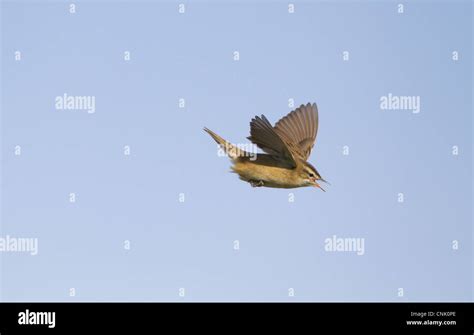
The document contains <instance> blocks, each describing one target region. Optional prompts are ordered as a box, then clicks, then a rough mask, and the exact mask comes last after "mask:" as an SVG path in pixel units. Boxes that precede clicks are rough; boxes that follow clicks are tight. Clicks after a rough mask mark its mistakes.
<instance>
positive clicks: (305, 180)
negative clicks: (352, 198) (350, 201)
mask: <svg viewBox="0 0 474 335" xmlns="http://www.w3.org/2000/svg"><path fill="white" fill-rule="evenodd" d="M299 178H300V179H301V181H302V184H303V185H304V186H314V187H318V188H320V189H321V190H323V191H324V192H326V191H325V190H324V189H323V188H322V187H321V185H319V183H318V181H322V182H324V183H327V181H325V180H324V179H323V178H321V175H320V174H319V172H318V170H316V168H315V167H314V166H312V165H311V164H310V163H308V162H303V165H302V168H301V169H299Z"/></svg>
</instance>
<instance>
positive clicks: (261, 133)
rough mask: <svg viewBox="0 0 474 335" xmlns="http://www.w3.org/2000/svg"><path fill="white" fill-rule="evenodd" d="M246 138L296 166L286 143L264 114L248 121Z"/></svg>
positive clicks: (291, 165)
mask: <svg viewBox="0 0 474 335" xmlns="http://www.w3.org/2000/svg"><path fill="white" fill-rule="evenodd" d="M247 138H248V139H249V140H250V141H252V142H253V143H255V144H256V145H257V146H258V147H259V148H260V149H262V150H263V151H265V152H267V153H269V154H271V155H273V156H276V157H278V158H280V159H282V160H284V161H286V162H287V163H288V164H289V165H290V167H292V168H293V167H295V166H296V161H295V158H294V157H293V154H292V152H291V150H290V149H289V147H288V145H287V144H286V143H285V142H284V140H283V139H282V138H281V137H280V135H279V134H278V133H277V132H276V130H275V129H274V128H273V126H272V125H271V124H270V122H269V121H268V120H267V118H266V117H265V116H264V115H262V116H261V117H259V116H256V117H255V118H253V119H252V121H251V122H250V136H249V137H247Z"/></svg>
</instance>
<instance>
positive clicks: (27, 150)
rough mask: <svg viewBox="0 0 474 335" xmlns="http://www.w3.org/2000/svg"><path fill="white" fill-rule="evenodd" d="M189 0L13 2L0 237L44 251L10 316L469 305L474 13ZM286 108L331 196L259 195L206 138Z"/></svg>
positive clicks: (10, 268)
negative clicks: (197, 305) (268, 304)
mask: <svg viewBox="0 0 474 335" xmlns="http://www.w3.org/2000/svg"><path fill="white" fill-rule="evenodd" d="M184 3H185V4H186V12H185V13H184V14H180V13H179V12H178V4H179V2H172V1H166V2H150V1H146V2H145V1H143V2H140V1H124V2H118V3H113V2H108V1H97V2H91V1H76V2H75V4H76V12H75V13H70V11H69V10H70V7H69V2H61V1H2V2H1V11H2V13H1V39H2V46H1V57H2V60H1V66H2V69H1V70H2V71H1V94H2V101H1V121H2V124H1V141H2V163H1V167H2V174H1V179H2V187H1V191H2V194H1V235H2V236H6V235H10V236H12V237H32V238H37V239H38V243H39V246H38V247H39V250H38V255H36V256H31V255H29V254H26V253H18V252H17V253H13V252H2V253H0V257H1V263H2V266H1V276H0V277H1V286H0V287H1V292H0V293H1V295H0V298H1V300H3V301H83V300H92V301H175V300H178V301H181V300H183V301H202V300H204V301H222V300H223V301H228V300H243V301H255V300H257V301H276V300H278V301H280V300H281V301H294V300H304V301H471V300H472V298H473V294H472V292H473V276H472V269H473V254H472V250H473V249H472V241H473V235H472V215H473V214H472V201H473V199H472V186H473V184H472V127H473V123H472V40H473V36H472V16H473V12H472V2H470V1H436V2H428V1H422V2H420V1H403V2H402V3H403V4H404V13H398V9H399V8H398V3H397V2H386V1H384V2H375V1H337V2H326V1H322V2H309V1H293V3H294V4H295V12H294V13H292V14H290V13H288V2H286V1H269V2H262V3H260V4H255V3H253V2H250V1H234V2H231V3H220V2H217V1H215V2H214V1H190V0H188V1H185V2H184ZM16 51H20V52H21V60H19V61H18V60H15V52H16ZM125 51H129V52H130V57H131V58H130V60H129V61H126V60H124V52H125ZM234 51H238V52H239V54H240V60H238V61H234V59H233V56H234V54H233V53H234ZM344 51H348V52H349V60H347V61H344V59H343V52H344ZM453 51H457V52H458V54H459V59H458V60H457V61H455V60H453V58H452V56H453ZM64 93H67V94H69V95H74V96H94V97H95V100H96V112H95V113H94V114H88V113H87V112H86V111H81V110H78V111H71V110H57V109H55V98H56V96H62V95H63V94H64ZM389 93H392V94H393V95H398V96H419V97H420V99H421V111H420V113H418V114H414V113H412V112H411V111H410V110H381V109H380V105H379V104H380V98H381V97H382V96H385V95H387V94H389ZM180 98H184V99H185V103H186V105H185V108H179V105H178V102H179V99H180ZM289 99H294V101H295V104H296V105H299V104H302V103H307V102H316V103H317V104H318V107H319V114H320V115H319V116H320V128H319V134H318V138H317V143H316V146H315V148H314V150H313V153H312V155H311V157H310V162H311V163H312V164H313V165H315V166H316V167H317V169H318V170H319V172H320V173H321V175H322V176H323V177H324V178H325V179H327V180H328V181H329V182H331V185H330V186H327V187H326V189H327V192H326V193H324V192H322V191H320V190H318V189H314V188H305V189H294V190H284V189H265V188H257V189H255V188H252V187H250V186H249V185H248V184H246V183H244V182H241V181H240V180H238V178H237V176H235V175H234V174H231V173H228V171H229V167H230V162H229V160H228V159H227V158H223V157H218V156H217V150H216V145H215V143H214V142H213V141H212V139H211V138H210V137H209V136H208V135H207V134H205V133H204V132H203V131H202V128H203V127H204V126H206V127H209V128H210V129H212V130H214V131H215V132H217V133H218V134H220V135H222V136H223V137H225V138H226V139H228V140H230V141H232V142H234V143H246V142H247V141H246V139H245V137H247V136H248V131H249V121H250V119H251V118H252V117H253V116H254V115H257V114H258V115H260V114H265V115H266V116H267V117H268V118H269V119H270V121H272V122H275V121H277V120H278V119H279V118H280V117H282V116H284V115H285V114H286V113H288V112H289V111H290V110H291V109H292V108H291V107H289V106H288V101H289ZM17 145H19V146H21V148H22V153H21V155H20V156H15V155H14V149H15V146H17ZM126 145H128V146H130V149H131V154H130V156H125V155H124V153H123V150H124V149H123V148H124V146H126ZM344 146H347V147H348V148H349V154H348V155H344V154H343V150H344ZM453 146H457V147H458V148H459V154H458V155H453V154H452V148H453ZM70 193H75V194H76V202H75V203H70V202H69V194H70ZM180 193H183V194H184V197H185V198H184V199H185V201H184V202H179V196H180ZM290 193H292V194H290ZM399 193H403V196H404V202H403V203H400V202H398V197H399V195H398V194H399ZM292 196H294V202H289V199H290V198H291V197H292ZM333 235H336V236H337V237H341V238H351V237H354V238H363V239H364V241H365V253H364V255H362V256H357V255H356V254H355V253H353V252H327V251H325V248H324V241H325V239H326V238H330V237H332V236H333ZM236 240H238V241H239V245H240V250H234V241H236ZM125 241H130V249H129V250H127V249H125V248H124V246H125V244H126V242H125ZM453 241H458V246H459V247H458V249H457V250H456V249H453ZM71 288H74V290H75V293H76V295H75V296H74V297H71V296H70V292H71V290H70V289H71ZM180 288H185V296H184V297H180V296H179V289H180ZM290 288H292V289H294V295H295V296H294V297H289V294H288V293H289V289H290ZM400 288H403V293H404V294H403V296H399V292H400V290H399V289H400Z"/></svg>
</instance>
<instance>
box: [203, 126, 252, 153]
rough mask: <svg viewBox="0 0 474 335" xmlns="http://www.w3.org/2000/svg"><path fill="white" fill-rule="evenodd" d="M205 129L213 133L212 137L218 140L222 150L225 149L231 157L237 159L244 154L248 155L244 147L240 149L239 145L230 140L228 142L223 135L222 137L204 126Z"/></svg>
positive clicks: (210, 133)
mask: <svg viewBox="0 0 474 335" xmlns="http://www.w3.org/2000/svg"><path fill="white" fill-rule="evenodd" d="M204 131H205V132H207V133H208V134H209V135H211V137H212V138H213V139H214V141H216V142H217V144H219V145H220V147H221V148H222V150H224V152H225V153H226V154H227V155H228V156H229V157H230V158H231V159H236V158H238V157H244V156H247V155H248V153H247V152H246V151H244V150H242V149H240V148H239V147H237V146H236V145H234V144H232V143H230V142H227V141H226V140H224V139H223V138H222V137H220V136H219V135H217V134H216V133H215V132H213V131H212V130H210V129H207V128H204Z"/></svg>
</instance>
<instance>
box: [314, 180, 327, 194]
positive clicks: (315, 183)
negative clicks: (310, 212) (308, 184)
mask: <svg viewBox="0 0 474 335" xmlns="http://www.w3.org/2000/svg"><path fill="white" fill-rule="evenodd" d="M313 182H314V187H318V188H320V189H321V190H323V192H326V190H325V189H324V188H322V187H321V185H319V184H318V182H317V181H316V179H314V180H313Z"/></svg>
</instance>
